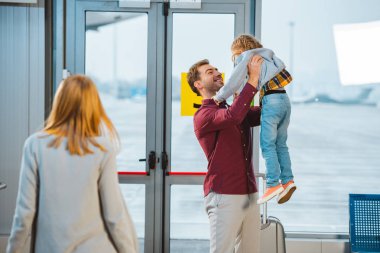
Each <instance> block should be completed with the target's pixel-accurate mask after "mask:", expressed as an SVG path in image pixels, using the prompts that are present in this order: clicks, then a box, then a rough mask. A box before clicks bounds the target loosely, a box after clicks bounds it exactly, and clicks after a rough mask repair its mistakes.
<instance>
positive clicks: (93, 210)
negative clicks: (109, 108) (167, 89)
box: [6, 75, 138, 253]
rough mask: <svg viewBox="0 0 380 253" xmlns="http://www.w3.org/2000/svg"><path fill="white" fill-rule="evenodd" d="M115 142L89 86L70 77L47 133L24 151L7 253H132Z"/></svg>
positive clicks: (134, 252)
mask: <svg viewBox="0 0 380 253" xmlns="http://www.w3.org/2000/svg"><path fill="white" fill-rule="evenodd" d="M117 144H118V135H117V133H116V131H115V128H114V126H113V124H112V122H111V121H110V119H109V118H108V117H107V115H106V113H105V111H104V109H103V106H102V103H101V101H100V99H99V94H98V91H97V89H96V86H95V84H94V83H93V82H92V81H91V80H90V79H89V78H88V77H86V76H82V75H74V76H71V77H69V78H67V79H65V80H64V81H62V83H61V84H60V86H59V88H58V91H57V93H56V95H55V98H54V103H53V109H52V111H51V113H50V115H49V118H48V119H47V123H46V127H45V128H44V129H43V130H42V131H41V132H38V133H35V134H33V135H31V136H30V137H29V138H28V139H27V140H26V141H25V145H24V151H23V158H22V163H21V174H20V184H19V191H18V197H17V205H16V211H15V216H14V220H13V227H12V232H11V235H10V237H9V242H8V247H7V251H6V252H8V253H11V252H22V249H23V247H24V246H25V243H26V241H27V238H28V236H29V234H30V233H31V234H32V238H31V245H33V247H34V248H33V249H32V251H33V252H38V253H51V252H93V253H97V252H99V253H104V252H115V253H116V252H132V253H137V252H138V244H137V238H136V233H135V229H134V225H133V223H132V220H131V218H130V216H129V213H128V211H127V208H126V206H125V203H124V201H123V197H122V194H121V191H120V188H119V184H118V178H117V171H116V158H115V156H116V150H117Z"/></svg>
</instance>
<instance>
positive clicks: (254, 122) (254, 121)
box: [246, 106, 261, 127]
mask: <svg viewBox="0 0 380 253" xmlns="http://www.w3.org/2000/svg"><path fill="white" fill-rule="evenodd" d="M260 117H261V108H260V106H254V107H251V108H250V110H249V111H248V113H247V116H246V119H247V120H248V123H249V126H250V127H255V126H259V125H260Z"/></svg>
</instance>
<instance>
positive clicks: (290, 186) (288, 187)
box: [277, 180, 297, 204]
mask: <svg viewBox="0 0 380 253" xmlns="http://www.w3.org/2000/svg"><path fill="white" fill-rule="evenodd" d="M282 187H283V188H284V190H283V192H281V194H280V195H278V199H277V203H279V204H283V203H285V202H286V201H288V200H289V199H290V197H291V196H292V195H293V192H294V191H295V190H296V189H297V186H296V185H295V184H294V181H293V180H290V181H289V182H287V183H286V184H284V185H282Z"/></svg>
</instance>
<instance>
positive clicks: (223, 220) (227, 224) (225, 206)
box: [205, 192, 261, 253]
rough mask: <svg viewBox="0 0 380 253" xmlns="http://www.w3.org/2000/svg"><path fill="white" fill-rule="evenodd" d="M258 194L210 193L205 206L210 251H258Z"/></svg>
mask: <svg viewBox="0 0 380 253" xmlns="http://www.w3.org/2000/svg"><path fill="white" fill-rule="evenodd" d="M257 198H258V193H254V194H249V195H248V194H247V195H229V194H218V193H214V192H210V193H209V194H208V195H207V196H206V197H205V207H206V212H207V214H208V218H209V221H210V253H259V251H260V226H261V222H260V208H259V205H257V204H256V201H257Z"/></svg>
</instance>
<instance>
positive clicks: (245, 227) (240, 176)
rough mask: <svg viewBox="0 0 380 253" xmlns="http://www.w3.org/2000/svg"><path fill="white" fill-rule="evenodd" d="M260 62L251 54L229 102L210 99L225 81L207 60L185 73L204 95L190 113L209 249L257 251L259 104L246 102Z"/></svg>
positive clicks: (212, 251)
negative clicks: (199, 152)
mask: <svg viewBox="0 0 380 253" xmlns="http://www.w3.org/2000/svg"><path fill="white" fill-rule="evenodd" d="M261 63H262V58H261V57H260V56H254V57H253V58H252V60H251V61H250V63H249V64H248V66H247V67H248V75H249V79H248V82H247V83H246V84H245V86H244V88H243V90H242V91H241V93H240V94H239V95H238V96H237V97H236V98H235V100H234V102H233V103H232V105H231V106H229V105H227V104H226V103H225V102H222V103H220V104H217V103H216V102H215V101H214V100H213V99H212V97H213V96H214V95H215V94H216V92H217V91H218V90H219V89H220V88H221V87H222V86H223V79H222V75H221V73H220V72H219V71H218V70H217V69H216V68H215V67H213V66H212V65H210V64H209V61H208V60H202V61H199V62H197V63H195V64H194V65H193V66H192V67H191V68H190V70H189V72H188V83H189V85H190V87H191V89H192V90H193V91H194V92H195V93H197V94H198V95H201V96H202V98H203V100H202V105H201V107H200V108H199V110H198V111H197V112H196V114H195V116H194V131H195V135H196V137H197V139H198V141H199V143H200V145H201V147H202V149H203V151H204V153H205V155H206V157H207V160H208V172H207V175H206V178H205V181H204V195H205V207H206V212H207V214H208V217H209V220H210V253H232V252H234V250H235V252H238V253H258V252H259V249H260V209H259V206H258V205H257V204H256V201H257V198H258V197H257V187H256V181H255V177H254V173H253V167H252V138H251V131H250V128H251V127H254V126H257V125H259V124H260V108H259V107H251V106H250V104H251V101H252V99H253V97H254V95H255V94H256V93H257V89H256V87H257V84H258V78H259V73H260V68H261V67H260V65H261Z"/></svg>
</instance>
